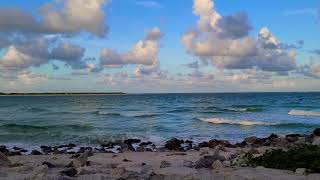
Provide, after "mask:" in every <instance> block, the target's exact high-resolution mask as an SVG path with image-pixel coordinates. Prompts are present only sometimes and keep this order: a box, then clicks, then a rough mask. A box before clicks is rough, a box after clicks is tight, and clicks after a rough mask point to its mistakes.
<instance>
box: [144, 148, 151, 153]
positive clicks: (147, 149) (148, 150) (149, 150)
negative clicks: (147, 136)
mask: <svg viewBox="0 0 320 180" xmlns="http://www.w3.org/2000/svg"><path fill="white" fill-rule="evenodd" d="M145 151H147V152H152V151H153V150H152V149H151V148H145Z"/></svg>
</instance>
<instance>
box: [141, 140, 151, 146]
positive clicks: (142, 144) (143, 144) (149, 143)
mask: <svg viewBox="0 0 320 180" xmlns="http://www.w3.org/2000/svg"><path fill="white" fill-rule="evenodd" d="M151 144H152V142H151V141H148V142H142V143H140V144H139V146H148V145H151Z"/></svg>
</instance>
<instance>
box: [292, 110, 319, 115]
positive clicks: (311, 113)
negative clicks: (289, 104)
mask: <svg viewBox="0 0 320 180" xmlns="http://www.w3.org/2000/svg"><path fill="white" fill-rule="evenodd" d="M288 114H289V115H292V116H320V112H317V111H305V110H296V109H293V110H291V111H290V112H289V113H288Z"/></svg>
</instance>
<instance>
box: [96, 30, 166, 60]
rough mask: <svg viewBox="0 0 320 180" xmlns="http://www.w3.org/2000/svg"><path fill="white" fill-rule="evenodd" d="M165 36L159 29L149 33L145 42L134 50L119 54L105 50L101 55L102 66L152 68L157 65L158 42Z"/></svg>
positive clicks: (140, 42) (138, 43) (140, 43)
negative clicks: (132, 65) (144, 66)
mask: <svg viewBox="0 0 320 180" xmlns="http://www.w3.org/2000/svg"><path fill="white" fill-rule="evenodd" d="M162 36H163V33H162V32H161V31H160V29H159V28H154V29H152V30H150V31H148V34H147V36H146V38H145V39H144V40H140V41H138V42H137V43H136V44H135V45H133V47H132V49H131V50H130V51H128V52H126V53H118V52H117V51H116V50H112V49H106V48H105V49H103V50H102V51H101V53H100V63H101V65H102V66H113V65H126V64H140V65H146V66H152V65H154V64H156V63H157V56H158V53H159V45H158V40H159V39H160V38H161V37H162Z"/></svg>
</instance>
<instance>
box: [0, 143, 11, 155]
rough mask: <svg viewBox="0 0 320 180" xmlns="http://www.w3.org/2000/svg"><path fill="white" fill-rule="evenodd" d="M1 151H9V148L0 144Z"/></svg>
mask: <svg viewBox="0 0 320 180" xmlns="http://www.w3.org/2000/svg"><path fill="white" fill-rule="evenodd" d="M0 152H2V153H7V152H9V150H8V149H7V147H6V146H4V145H1V146H0Z"/></svg>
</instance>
